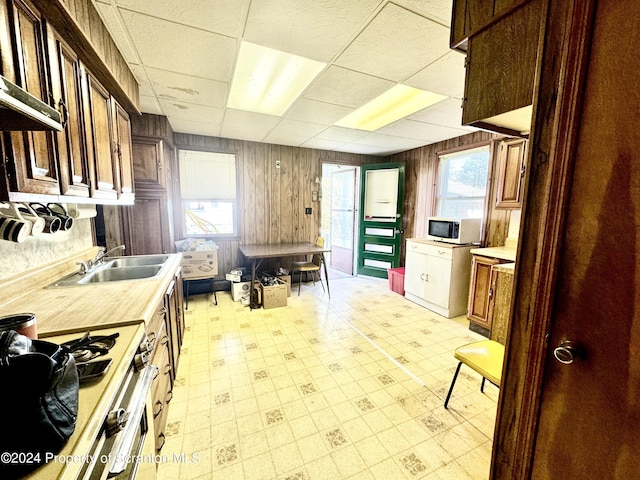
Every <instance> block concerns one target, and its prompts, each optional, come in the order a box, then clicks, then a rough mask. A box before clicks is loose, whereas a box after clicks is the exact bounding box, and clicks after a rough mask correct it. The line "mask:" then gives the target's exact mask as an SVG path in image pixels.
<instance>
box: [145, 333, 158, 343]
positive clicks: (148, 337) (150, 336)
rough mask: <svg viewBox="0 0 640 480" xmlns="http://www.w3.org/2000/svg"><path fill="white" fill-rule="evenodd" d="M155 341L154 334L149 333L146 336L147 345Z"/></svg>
mask: <svg viewBox="0 0 640 480" xmlns="http://www.w3.org/2000/svg"><path fill="white" fill-rule="evenodd" d="M155 339H156V332H151V333H149V335H147V340H148V341H149V343H153V342H154V341H155Z"/></svg>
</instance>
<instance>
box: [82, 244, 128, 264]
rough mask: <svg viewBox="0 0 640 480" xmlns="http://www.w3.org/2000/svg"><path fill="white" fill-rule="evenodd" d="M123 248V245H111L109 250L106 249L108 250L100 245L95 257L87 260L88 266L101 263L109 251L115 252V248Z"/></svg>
mask: <svg viewBox="0 0 640 480" xmlns="http://www.w3.org/2000/svg"><path fill="white" fill-rule="evenodd" d="M124 249H125V246H124V245H118V246H117V247H113V248H112V249H111V250H108V251H105V250H106V249H105V248H104V247H100V251H99V252H98V254H97V255H96V258H94V259H93V260H89V262H88V263H89V267H95V266H96V265H98V264H99V263H102V262H103V261H104V258H105V257H107V256H109V255H110V254H111V253H113V252H115V251H116V250H123V251H124Z"/></svg>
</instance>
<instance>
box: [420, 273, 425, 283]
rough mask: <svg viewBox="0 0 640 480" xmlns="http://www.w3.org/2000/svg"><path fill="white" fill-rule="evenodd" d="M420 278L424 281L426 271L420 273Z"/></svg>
mask: <svg viewBox="0 0 640 480" xmlns="http://www.w3.org/2000/svg"><path fill="white" fill-rule="evenodd" d="M420 280H422V281H423V282H424V273H421V274H420Z"/></svg>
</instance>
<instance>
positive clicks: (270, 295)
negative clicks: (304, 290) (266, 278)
mask: <svg viewBox="0 0 640 480" xmlns="http://www.w3.org/2000/svg"><path fill="white" fill-rule="evenodd" d="M261 290H262V308H264V309H265V310H266V309H269V308H276V307H286V306H287V284H286V283H285V282H283V281H281V280H278V283H277V284H276V285H271V286H266V285H261Z"/></svg>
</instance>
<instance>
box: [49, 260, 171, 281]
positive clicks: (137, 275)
mask: <svg viewBox="0 0 640 480" xmlns="http://www.w3.org/2000/svg"><path fill="white" fill-rule="evenodd" d="M169 258H170V257H169V255H139V256H131V257H115V258H109V259H105V260H104V262H103V263H102V264H101V265H98V266H95V267H93V268H92V269H91V270H89V271H88V272H87V273H79V272H77V273H72V274H71V275H67V276H66V277H63V278H61V279H60V280H58V281H57V282H55V283H53V284H52V285H50V286H51V287H72V286H80V285H96V284H99V283H108V282H122V281H127V280H142V279H152V278H157V277H159V276H160V275H162V268H163V267H164V265H165V264H166V262H167V261H168V260H169Z"/></svg>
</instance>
